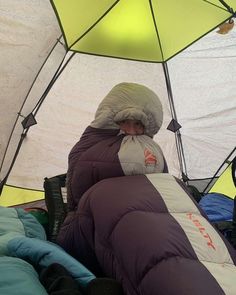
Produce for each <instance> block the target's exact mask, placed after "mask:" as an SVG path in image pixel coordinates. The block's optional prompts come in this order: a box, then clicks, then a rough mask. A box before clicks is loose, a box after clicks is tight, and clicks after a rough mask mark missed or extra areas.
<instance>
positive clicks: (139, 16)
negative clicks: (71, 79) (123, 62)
mask: <svg viewBox="0 0 236 295" xmlns="http://www.w3.org/2000/svg"><path fill="white" fill-rule="evenodd" d="M71 49H72V50H75V51H80V52H88V53H92V54H98V55H105V56H113V57H120V58H128V59H135V60H149V61H156V60H157V59H158V60H162V59H163V57H162V51H161V48H160V44H159V42H158V38H157V34H156V30H155V26H154V22H153V18H152V13H151V10H150V7H149V3H148V1H137V0H129V1H120V2H119V3H118V4H116V6H115V7H113V9H112V10H111V11H110V12H109V13H108V14H107V15H106V16H104V18H102V19H101V21H100V22H99V23H97V25H96V26H94V28H92V30H91V31H90V32H89V33H88V34H86V35H85V36H84V37H83V38H82V39H81V40H80V41H79V42H78V43H76V44H75V45H74V46H72V47H71Z"/></svg>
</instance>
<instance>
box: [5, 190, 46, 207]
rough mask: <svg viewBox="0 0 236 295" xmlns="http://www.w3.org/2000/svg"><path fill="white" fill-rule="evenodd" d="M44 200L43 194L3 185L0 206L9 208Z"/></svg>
mask: <svg viewBox="0 0 236 295" xmlns="http://www.w3.org/2000/svg"><path fill="white" fill-rule="evenodd" d="M42 199H44V192H43V191H38V190H30V189H23V188H18V187H12V186H8V185H5V186H4V187H3V191H2V194H1V197H0V206H4V207H9V206H16V205H20V204H25V203H30V202H34V201H38V200H42Z"/></svg>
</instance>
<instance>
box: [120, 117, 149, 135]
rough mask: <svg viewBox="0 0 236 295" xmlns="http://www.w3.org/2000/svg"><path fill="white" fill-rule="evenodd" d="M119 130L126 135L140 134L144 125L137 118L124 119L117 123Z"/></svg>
mask: <svg viewBox="0 0 236 295" xmlns="http://www.w3.org/2000/svg"><path fill="white" fill-rule="evenodd" d="M119 125H120V130H122V131H124V132H125V134H127V135H142V134H143V133H144V126H143V124H142V123H141V122H140V121H138V120H129V119H127V120H124V121H121V122H120V123H119Z"/></svg>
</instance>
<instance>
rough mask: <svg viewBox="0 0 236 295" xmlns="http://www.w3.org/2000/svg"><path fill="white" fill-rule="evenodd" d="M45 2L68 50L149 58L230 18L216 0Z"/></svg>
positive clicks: (171, 51)
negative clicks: (51, 9) (63, 37)
mask: <svg viewBox="0 0 236 295" xmlns="http://www.w3.org/2000/svg"><path fill="white" fill-rule="evenodd" d="M51 2H52V4H53V7H54V10H55V11H56V13H57V16H58V19H59V22H60V24H61V27H62V30H63V32H64V36H65V38H66V42H67V46H68V49H70V50H73V51H78V52H84V53H90V54H96V55H103V56H110V57H119V58H126V59H134V60H143V61H151V62H163V61H166V60H168V59H170V58H171V57H172V56H174V55H175V54H177V53H178V52H180V51H181V50H183V49H184V48H186V47H187V46H189V45H190V44H191V43H193V42H194V41H196V40H197V39H199V38H200V37H201V36H203V35H205V34H206V33H208V32H209V31H211V30H213V29H214V28H215V27H217V26H218V25H219V24H220V23H222V22H224V21H225V20H227V19H229V18H230V17H231V13H230V12H229V11H228V10H227V9H226V8H225V7H224V6H223V5H222V4H221V3H220V1H217V0H215V1H203V0H202V1H199V0H191V1H190V0H179V1H166V0H156V1H147V0H126V1H114V0H113V1H108V0H106V1H105V0H104V1H99V2H97V3H94V1H92V0H89V1H85V0H83V1H82V0H80V1H79V0H66V1H65V0H54V1H53V0H51ZM92 2H93V3H92ZM231 2H232V4H233V1H231ZM234 6H235V4H234ZM106 12H107V13H106ZM85 33H86V34H85ZM83 34H84V35H83ZM81 37H82V38H81Z"/></svg>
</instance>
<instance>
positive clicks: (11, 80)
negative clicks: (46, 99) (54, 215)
mask: <svg viewBox="0 0 236 295" xmlns="http://www.w3.org/2000/svg"><path fill="white" fill-rule="evenodd" d="M0 22H1V33H0V39H1V59H0V62H1V78H0V88H1V97H0V99H1V108H0V167H1V169H0V179H3V178H4V176H5V174H6V172H7V170H8V169H9V166H10V163H11V160H12V157H13V155H14V153H15V150H16V147H17V145H18V142H19V139H20V136H21V133H22V126H21V121H22V120H23V116H27V115H28V114H29V113H30V112H31V111H32V109H33V108H34V106H35V105H36V102H37V100H38V99H39V98H40V96H41V95H42V89H44V88H45V87H46V86H47V85H48V81H49V79H51V77H52V74H53V72H55V68H56V66H57V65H58V64H59V61H61V59H62V56H63V54H65V49H64V48H63V47H62V46H61V47H62V49H59V50H55V54H54V61H53V62H49V63H48V66H47V70H45V71H44V74H43V75H42V76H41V77H40V79H38V83H37V86H36V87H34V90H33V91H32V93H31V95H29V97H28V99H27V101H26V102H25V98H26V96H27V93H28V92H29V90H30V87H31V85H32V83H33V81H34V79H35V77H36V76H37V73H38V72H39V70H40V68H41V66H42V64H43V63H44V61H45V60H46V57H47V56H48V54H49V53H50V51H51V50H52V48H53V46H54V44H55V43H56V42H57V38H59V37H60V35H61V32H60V29H59V26H58V25H57V23H56V18H55V16H54V14H53V13H52V10H51V6H50V3H48V1H38V0H33V1H27V0H22V1H17V0H11V1H1V13H0ZM63 52H64V53H63ZM19 112H20V114H21V115H22V117H19V115H18V113H19ZM14 124H16V126H15V130H14V134H13V135H12V137H11V143H10V144H9V149H8V153H7V154H6V155H5V151H6V148H7V145H8V142H9V139H10V136H11V132H12V130H13V127H14ZM4 157H5V159H4ZM3 159H4V162H3Z"/></svg>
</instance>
